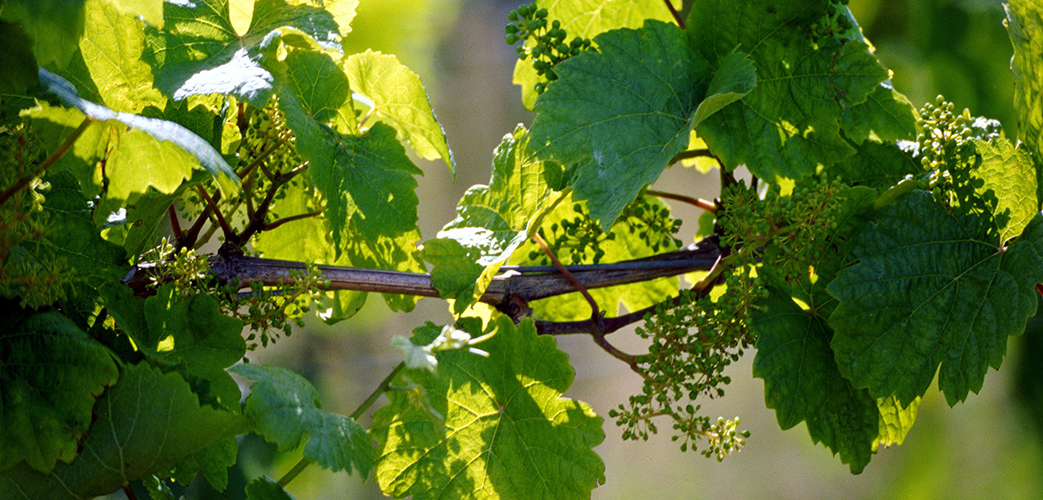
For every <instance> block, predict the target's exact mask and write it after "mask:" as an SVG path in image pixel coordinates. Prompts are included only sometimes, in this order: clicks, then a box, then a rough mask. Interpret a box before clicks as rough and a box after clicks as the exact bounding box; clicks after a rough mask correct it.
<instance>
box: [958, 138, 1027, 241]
mask: <svg viewBox="0 0 1043 500" xmlns="http://www.w3.org/2000/svg"><path fill="white" fill-rule="evenodd" d="M972 140H973V141H974V147H975V149H976V150H977V153H978V154H979V155H981V164H980V165H979V166H978V167H977V168H976V169H974V170H973V171H971V175H972V176H973V177H974V178H975V179H976V181H977V182H975V185H976V193H977V195H978V196H979V197H981V198H982V199H983V200H984V201H985V202H986V203H987V204H988V208H989V211H990V212H991V214H992V217H993V218H994V219H995V223H996V226H997V227H998V229H999V232H1000V240H1001V241H1006V240H1007V239H1009V238H1011V237H1013V236H1017V235H1019V234H1021V232H1022V231H1023V230H1024V229H1025V226H1026V225H1028V223H1029V221H1030V220H1032V218H1033V217H1034V216H1035V215H1036V214H1037V213H1039V200H1038V199H1037V198H1036V193H1037V186H1036V168H1035V165H1034V164H1033V163H1032V157H1031V156H1029V154H1028V153H1027V152H1026V151H1025V148H1019V147H1016V146H1015V145H1014V144H1012V143H1011V142H1010V141H1009V140H1007V139H1006V138H1003V137H998V138H995V139H993V140H990V141H984V140H981V139H972Z"/></svg>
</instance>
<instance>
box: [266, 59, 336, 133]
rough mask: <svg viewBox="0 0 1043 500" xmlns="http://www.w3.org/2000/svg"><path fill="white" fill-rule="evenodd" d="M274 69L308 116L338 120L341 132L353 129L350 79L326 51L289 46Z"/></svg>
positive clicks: (319, 119) (331, 120)
mask: <svg viewBox="0 0 1043 500" xmlns="http://www.w3.org/2000/svg"><path fill="white" fill-rule="evenodd" d="M274 69H276V72H277V74H279V75H280V76H283V75H284V76H283V77H284V79H285V80H286V84H285V86H286V89H287V90H288V91H292V92H293V94H294V96H296V97H297V102H299V103H300V105H301V107H302V108H303V109H304V112H305V113H306V114H307V115H308V116H310V117H311V118H313V119H314V120H315V121H317V122H320V123H334V124H340V125H341V126H342V128H343V130H342V132H344V133H352V132H354V131H355V130H354V128H355V127H356V119H355V107H354V105H353V104H352V99H351V90H352V89H351V83H350V81H349V80H348V77H347V75H345V72H344V71H343V70H341V68H340V66H338V65H337V63H336V62H334V61H333V58H332V57H330V55H329V54H327V53H325V52H320V51H317V50H308V49H294V50H290V51H289V53H288V54H287V55H286V59H285V61H283V63H282V64H279V65H278V67H277V68H274Z"/></svg>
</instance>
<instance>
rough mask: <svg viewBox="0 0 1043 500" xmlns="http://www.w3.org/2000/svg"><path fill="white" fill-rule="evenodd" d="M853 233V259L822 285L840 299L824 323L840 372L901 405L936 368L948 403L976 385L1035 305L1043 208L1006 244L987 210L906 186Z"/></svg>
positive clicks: (997, 361)
mask: <svg viewBox="0 0 1043 500" xmlns="http://www.w3.org/2000/svg"><path fill="white" fill-rule="evenodd" d="M853 237H854V238H855V240H856V241H855V242H854V243H853V244H854V249H853V255H854V257H855V258H857V259H858V262H857V263H856V264H855V265H853V266H851V267H848V268H846V269H844V270H842V271H840V273H838V274H837V278H836V279H835V280H834V281H833V282H832V283H830V284H829V285H828V286H827V287H826V290H827V291H828V292H829V294H830V295H832V296H833V297H835V298H836V299H837V300H838V301H839V305H838V306H837V308H836V310H835V311H834V312H833V314H832V315H831V316H830V318H829V324H830V326H831V327H832V328H833V330H834V331H835V334H834V336H833V341H832V346H833V350H834V351H835V353H836V359H837V364H838V365H839V367H840V372H841V373H842V374H843V375H844V376H845V377H846V378H848V379H849V380H851V381H852V383H853V384H854V385H855V387H858V388H866V389H869V393H870V394H871V395H872V396H873V397H874V398H877V399H883V398H887V397H890V396H892V395H894V396H896V397H897V398H898V401H899V403H900V404H902V405H903V406H906V405H908V404H910V403H911V402H912V401H913V400H914V399H916V397H918V396H922V395H923V394H924V393H925V392H926V391H927V388H928V386H930V384H931V380H932V379H933V378H934V375H935V373H936V372H937V373H938V387H939V388H940V389H941V390H942V392H944V393H945V397H946V400H947V401H948V402H949V404H950V405H955V404H956V403H957V402H959V401H962V400H964V399H966V397H967V393H968V392H969V391H974V392H978V391H979V390H980V389H981V386H982V383H983V381H984V378H985V373H986V372H987V371H988V368H989V367H990V366H992V367H994V368H999V366H1000V364H1001V363H1002V361H1003V356H1004V354H1006V351H1007V337H1008V336H1009V335H1018V334H1020V333H1021V332H1022V331H1024V329H1025V321H1026V320H1027V318H1028V317H1029V316H1032V315H1033V314H1034V313H1035V311H1036V301H1037V297H1036V296H1035V293H1036V292H1035V289H1034V285H1035V284H1036V283H1039V282H1041V281H1043V272H1041V270H1040V269H1039V262H1040V258H1041V256H1043V239H1041V238H1043V216H1040V215H1036V217H1035V218H1033V219H1032V221H1031V222H1029V224H1028V226H1027V227H1026V228H1025V230H1024V232H1022V234H1021V235H1020V237H1018V238H1016V239H1014V240H1013V241H1012V242H1009V243H1005V242H1001V241H1000V236H999V231H997V228H996V227H995V226H994V225H993V224H991V221H990V220H988V219H987V218H985V217H980V216H975V215H964V214H961V213H958V212H950V211H949V210H947V209H946V207H944V206H942V205H940V204H938V203H936V202H935V201H933V199H932V197H931V194H930V193H927V192H924V191H913V192H912V193H909V194H907V195H905V196H903V197H902V198H900V199H899V200H898V201H897V202H895V203H894V204H892V205H890V206H888V207H887V208H885V209H884V210H883V211H882V212H881V213H880V215H879V216H878V217H877V219H876V221H875V222H874V223H870V224H867V225H865V226H863V228H862V229H861V230H860V231H859V232H857V233H856V234H855V235H854V236H853ZM939 365H941V368H940V370H939Z"/></svg>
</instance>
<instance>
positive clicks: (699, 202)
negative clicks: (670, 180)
mask: <svg viewBox="0 0 1043 500" xmlns="http://www.w3.org/2000/svg"><path fill="white" fill-rule="evenodd" d="M645 194H647V195H651V196H658V197H660V198H666V199H668V200H676V201H680V202H683V203H687V204H689V205H692V206H695V207H697V208H701V209H703V210H705V211H707V212H710V213H717V204H716V203H714V202H712V201H710V200H704V199H702V198H692V197H691V196H685V195H683V194H676V193H668V192H666V191H657V190H655V189H646V190H645Z"/></svg>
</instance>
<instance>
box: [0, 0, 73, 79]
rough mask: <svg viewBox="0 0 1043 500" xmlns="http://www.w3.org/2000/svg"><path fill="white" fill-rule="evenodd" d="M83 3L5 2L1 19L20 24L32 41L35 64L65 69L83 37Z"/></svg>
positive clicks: (50, 0) (53, 0) (49, 0)
mask: <svg viewBox="0 0 1043 500" xmlns="http://www.w3.org/2000/svg"><path fill="white" fill-rule="evenodd" d="M84 3H85V1H84V0H6V1H5V2H4V5H3V9H0V19H3V20H4V21H7V22H10V23H14V24H18V25H21V27H22V29H24V30H25V32H26V33H27V34H28V35H29V36H30V37H31V38H32V40H33V41H32V45H31V46H32V50H33V54H34V55H35V57H36V62H38V63H39V64H41V65H45V66H51V65H52V64H53V65H56V66H57V67H59V68H61V67H64V66H65V65H66V64H68V63H69V61H70V60H71V59H72V56H73V53H75V52H76V48H77V47H76V45H77V44H78V43H79V42H80V37H81V36H82V35H83V18H84V10H85V8H84Z"/></svg>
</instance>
